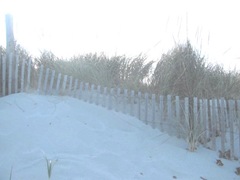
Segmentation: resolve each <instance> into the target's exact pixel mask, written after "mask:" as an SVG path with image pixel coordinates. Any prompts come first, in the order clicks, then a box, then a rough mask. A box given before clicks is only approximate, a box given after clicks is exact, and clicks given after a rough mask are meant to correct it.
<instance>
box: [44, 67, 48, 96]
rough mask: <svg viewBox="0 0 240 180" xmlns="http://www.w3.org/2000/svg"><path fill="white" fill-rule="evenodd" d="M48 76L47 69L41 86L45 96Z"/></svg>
mask: <svg viewBox="0 0 240 180" xmlns="http://www.w3.org/2000/svg"><path fill="white" fill-rule="evenodd" d="M48 75H49V68H47V70H46V74H45V79H44V85H43V92H44V94H47V83H48Z"/></svg>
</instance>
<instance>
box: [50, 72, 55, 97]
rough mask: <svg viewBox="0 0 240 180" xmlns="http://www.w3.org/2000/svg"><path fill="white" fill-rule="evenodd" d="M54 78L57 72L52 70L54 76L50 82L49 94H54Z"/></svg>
mask: <svg viewBox="0 0 240 180" xmlns="http://www.w3.org/2000/svg"><path fill="white" fill-rule="evenodd" d="M54 77H55V70H52V76H51V80H50V86H49V94H50V95H51V94H52V88H53V83H54Z"/></svg>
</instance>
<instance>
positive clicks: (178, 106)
mask: <svg viewBox="0 0 240 180" xmlns="http://www.w3.org/2000/svg"><path fill="white" fill-rule="evenodd" d="M175 109H176V115H175V116H176V117H175V119H176V123H177V124H179V126H180V127H181V126H182V125H183V123H182V122H181V119H180V100H179V96H176V97H175ZM178 137H181V132H180V131H178Z"/></svg>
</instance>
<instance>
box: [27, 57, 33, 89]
mask: <svg viewBox="0 0 240 180" xmlns="http://www.w3.org/2000/svg"><path fill="white" fill-rule="evenodd" d="M31 69H32V60H31V59H29V60H28V73H27V87H26V91H27V92H28V91H29V88H30V85H31V84H30V83H31Z"/></svg>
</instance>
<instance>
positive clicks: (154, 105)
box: [152, 94, 156, 128]
mask: <svg viewBox="0 0 240 180" xmlns="http://www.w3.org/2000/svg"><path fill="white" fill-rule="evenodd" d="M155 114H156V95H155V94H152V127H153V128H156V122H155V116H156V115H155Z"/></svg>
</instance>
